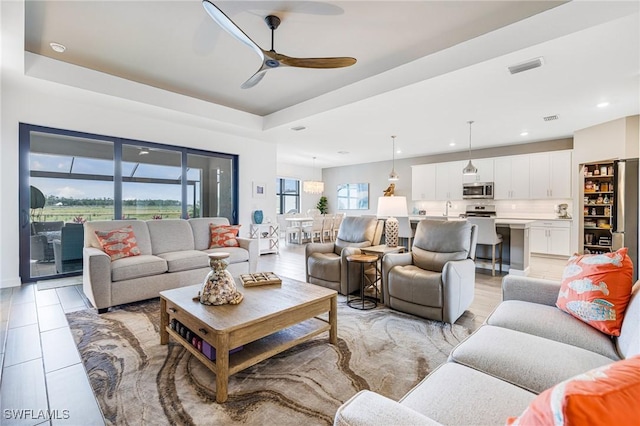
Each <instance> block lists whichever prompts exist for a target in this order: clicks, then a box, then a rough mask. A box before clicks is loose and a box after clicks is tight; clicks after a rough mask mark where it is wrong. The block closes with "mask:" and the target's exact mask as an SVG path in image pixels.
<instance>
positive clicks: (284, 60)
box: [202, 0, 356, 89]
mask: <svg viewBox="0 0 640 426" xmlns="http://www.w3.org/2000/svg"><path fill="white" fill-rule="evenodd" d="M202 5H203V6H204V9H205V10H206V11H207V13H208V14H209V16H210V17H211V18H212V19H213V20H214V21H215V22H216V23H217V24H218V25H220V26H221V27H222V29H224V30H225V31H227V32H228V33H229V34H231V36H233V37H234V38H235V39H237V40H238V41H240V42H241V43H242V44H244V45H246V46H249V48H251V50H253V51H254V52H255V53H256V54H257V55H258V56H259V57H260V60H261V61H262V65H261V66H260V69H258V71H256V73H255V74H253V76H251V77H250V78H249V79H248V80H247V81H245V82H244V83H243V84H242V86H240V87H241V88H242V89H249V88H251V87H253V86H255V85H256V84H258V83H259V82H260V80H262V78H263V77H264V75H265V74H266V73H267V71H269V70H271V69H277V68H279V67H296V68H342V67H348V66H351V65H353V64H355V63H356V59H355V58H350V57H329V58H292V57H290V56H286V55H283V54H282V53H276V51H275V48H274V44H273V40H274V33H275V30H276V29H277V28H278V26H279V25H280V18H278V17H277V16H275V15H268V16H266V17H265V18H264V21H265V23H266V24H267V26H268V27H269V29H270V30H271V50H264V49H263V48H261V47H260V46H258V45H257V44H256V43H255V42H254V41H253V40H251V39H250V38H249V36H248V35H247V34H245V33H244V31H242V30H241V29H240V27H238V26H237V25H236V24H235V23H234V22H233V21H232V20H231V19H230V18H229V17H228V16H227V15H225V14H224V12H222V11H221V10H220V9H219V8H218V7H217V6H216V5H214V4H213V3H211V2H210V1H209V0H203V1H202Z"/></svg>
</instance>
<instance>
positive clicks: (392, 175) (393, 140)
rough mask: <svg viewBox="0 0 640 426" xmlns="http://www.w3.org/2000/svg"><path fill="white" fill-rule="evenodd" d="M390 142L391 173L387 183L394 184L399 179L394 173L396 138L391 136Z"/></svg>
mask: <svg viewBox="0 0 640 426" xmlns="http://www.w3.org/2000/svg"><path fill="white" fill-rule="evenodd" d="M391 140H392V142H393V151H391V154H392V160H391V161H392V163H391V173H389V182H395V181H397V180H398V179H400V176H398V174H397V173H396V137H395V136H391Z"/></svg>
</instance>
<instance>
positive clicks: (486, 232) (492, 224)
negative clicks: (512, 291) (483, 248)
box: [467, 217, 502, 277]
mask: <svg viewBox="0 0 640 426" xmlns="http://www.w3.org/2000/svg"><path fill="white" fill-rule="evenodd" d="M467 221H468V222H469V223H471V224H476V225H478V242H477V245H487V246H491V275H492V276H494V277H495V276H496V260H499V261H500V273H502V235H500V234H498V233H497V232H496V220H495V219H494V218H491V217H469V218H467ZM496 246H500V251H499V253H500V257H498V258H496ZM487 260H488V259H487Z"/></svg>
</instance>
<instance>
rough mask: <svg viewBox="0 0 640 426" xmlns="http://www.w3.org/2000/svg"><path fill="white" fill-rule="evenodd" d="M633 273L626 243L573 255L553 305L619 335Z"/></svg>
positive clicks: (604, 331) (629, 295)
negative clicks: (608, 249) (617, 247)
mask: <svg viewBox="0 0 640 426" xmlns="http://www.w3.org/2000/svg"><path fill="white" fill-rule="evenodd" d="M632 277H633V263H632V262H631V259H630V258H629V256H627V248H626V247H624V248H621V249H620V250H618V251H616V252H613V253H605V254H591V255H589V254H585V255H574V256H573V257H571V258H570V259H569V261H568V262H567V266H566V267H565V268H564V272H563V274H562V285H561V287H560V292H559V293H558V300H557V301H556V306H557V307H558V308H560V309H562V310H563V311H565V312H567V313H569V314H571V315H573V316H574V317H576V318H578V319H580V320H582V321H584V322H586V323H587V324H589V325H591V326H592V327H594V328H596V329H598V330H600V331H602V332H603V333H606V334H609V335H611V336H619V335H620V327H621V326H622V318H623V316H624V311H625V309H626V308H627V304H628V303H629V298H630V297H631V287H632V286H633V278H632Z"/></svg>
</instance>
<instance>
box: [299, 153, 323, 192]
mask: <svg viewBox="0 0 640 426" xmlns="http://www.w3.org/2000/svg"><path fill="white" fill-rule="evenodd" d="M315 168H316V157H313V169H314V170H315ZM302 190H303V191H304V192H306V193H307V194H322V193H323V192H324V182H322V181H317V180H305V181H304V182H302Z"/></svg>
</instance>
